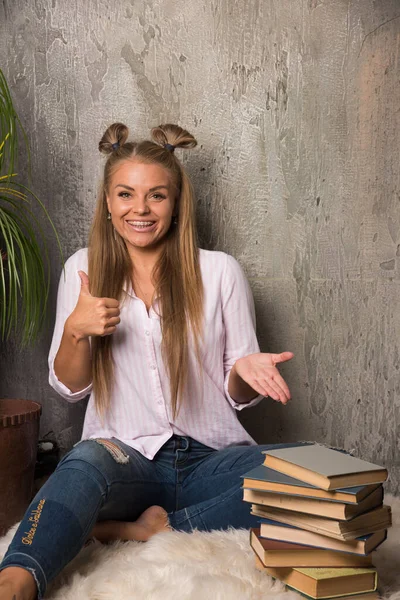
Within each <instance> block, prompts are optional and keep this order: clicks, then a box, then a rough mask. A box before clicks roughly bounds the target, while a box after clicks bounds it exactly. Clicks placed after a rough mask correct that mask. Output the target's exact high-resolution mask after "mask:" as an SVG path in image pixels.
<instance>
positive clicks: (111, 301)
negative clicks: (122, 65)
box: [0, 123, 293, 600]
mask: <svg viewBox="0 0 400 600" xmlns="http://www.w3.org/2000/svg"><path fill="white" fill-rule="evenodd" d="M152 137H153V141H142V142H139V143H137V142H131V141H127V138H128V129H127V127H126V126H124V125H122V124H120V123H116V124H113V125H111V126H110V127H109V128H108V129H107V131H106V132H105V134H104V135H103V137H102V139H101V141H100V144H99V148H100V151H101V152H103V153H106V154H109V157H108V160H107V162H106V164H105V169H104V181H103V184H102V188H101V191H100V194H99V199H98V203H97V209H96V213H95V216H94V222H93V226H92V230H91V236H90V243H89V248H88V249H82V250H79V251H78V252H76V253H75V254H74V255H73V256H72V257H71V258H70V259H69V260H68V261H67V263H66V266H65V273H63V274H62V276H61V280H60V285H59V292H58V300H57V317H56V324H55V330H54V336H53V342H52V346H51V350H50V356H49V365H50V383H51V385H52V386H53V387H54V389H55V390H56V391H57V392H58V393H59V394H60V395H61V396H63V397H64V398H65V399H66V400H68V401H69V402H77V401H79V400H81V399H83V398H84V397H85V396H87V395H88V394H89V393H90V399H89V404H88V407H87V411H86V416H85V422H84V429H83V434H82V441H81V442H79V444H77V445H76V446H74V448H73V449H72V450H71V451H70V452H69V453H68V454H67V455H66V456H65V457H64V458H63V459H62V460H61V462H60V463H59V465H58V467H57V469H56V471H55V472H54V474H53V475H52V476H51V477H50V478H49V479H48V481H47V482H46V483H45V485H44V486H43V487H42V488H41V489H40V491H39V492H38V494H37V495H36V497H35V498H34V500H33V501H32V503H31V505H30V506H29V508H28V510H27V512H26V515H25V517H24V518H23V520H22V522H21V524H20V526H19V529H18V530H17V532H16V534H15V537H14V539H13V541H12V543H11V545H10V547H9V549H8V551H7V554H6V556H5V558H4V560H3V562H2V564H1V565H0V569H1V573H0V596H1V598H2V600H12V599H14V600H30V599H34V598H35V597H36V596H37V595H38V597H39V598H42V597H43V595H44V593H45V590H46V586H47V584H48V583H49V581H51V580H52V579H53V578H54V577H55V576H56V575H57V574H58V573H59V572H60V571H61V569H62V568H63V567H64V566H65V565H66V564H67V563H68V562H69V561H70V560H71V559H72V558H73V557H74V556H75V555H76V554H77V553H78V552H79V550H80V549H81V548H82V546H83V545H84V544H85V542H86V541H87V540H88V538H89V537H90V536H95V537H97V538H98V539H99V540H101V541H111V540H118V539H122V540H140V541H146V540H148V539H149V538H150V537H151V536H152V535H154V534H155V533H157V532H160V531H166V530H168V529H169V528H173V529H176V530H180V531H192V530H193V529H194V528H196V529H198V530H203V531H209V530H212V529H226V528H228V527H247V528H248V527H252V526H255V525H256V517H254V516H252V515H250V514H249V510H248V506H247V505H246V504H245V503H244V502H243V501H242V491H241V478H240V477H241V475H243V474H244V473H245V472H246V471H248V470H249V469H251V468H253V467H255V466H256V465H259V464H261V462H262V456H261V451H262V450H264V449H266V448H270V447H271V446H257V445H256V444H255V442H254V440H253V439H252V438H251V437H250V436H249V435H248V434H247V432H246V431H245V430H244V428H243V427H242V426H241V424H240V423H239V421H238V419H237V417H236V414H235V409H236V410H240V409H242V408H244V407H248V406H253V405H254V404H256V403H257V402H259V401H260V400H261V399H262V397H263V396H270V397H271V398H273V399H274V400H277V401H280V402H282V403H283V404H286V402H287V401H288V400H289V398H290V393H289V389H288V387H287V385H286V383H285V381H284V380H283V379H282V377H281V376H280V374H279V372H278V370H277V368H276V366H275V365H276V364H277V363H279V362H282V361H286V360H289V359H290V358H292V356H293V354H292V353H290V352H283V353H282V354H266V353H260V351H259V347H258V343H257V339H256V335H255V323H254V306H253V300H252V296H251V292H250V288H249V285H248V283H247V281H246V279H245V277H244V275H243V272H242V270H241V268H240V266H239V264H238V263H237V262H236V261H235V259H233V258H232V257H231V256H229V255H227V254H224V253H223V252H211V251H206V250H202V249H199V248H198V246H197V243H196V231H195V223H194V212H195V209H194V201H193V192H192V187H191V184H190V181H189V179H188V176H187V174H186V172H185V170H184V168H183V166H182V164H181V162H180V161H179V160H178V159H177V158H176V156H175V154H174V150H175V148H192V147H194V146H195V145H196V140H195V139H194V138H193V136H192V135H190V134H189V133H188V132H187V131H185V130H183V129H182V128H180V127H178V126H176V125H163V126H160V127H157V128H155V129H153V131H152Z"/></svg>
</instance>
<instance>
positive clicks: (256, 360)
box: [235, 352, 294, 404]
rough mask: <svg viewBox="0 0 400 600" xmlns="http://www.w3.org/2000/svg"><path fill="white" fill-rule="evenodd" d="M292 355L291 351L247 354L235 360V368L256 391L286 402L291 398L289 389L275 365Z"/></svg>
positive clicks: (283, 402)
mask: <svg viewBox="0 0 400 600" xmlns="http://www.w3.org/2000/svg"><path fill="white" fill-rule="evenodd" d="M293 356H294V354H293V352H281V353H280V354H269V353H266V352H258V353H256V354H249V355H248V356H244V357H243V358H239V360H237V361H236V363H235V369H236V372H237V374H238V375H239V376H240V377H241V378H242V379H243V381H245V382H246V383H247V384H248V385H249V386H250V387H252V388H253V390H255V391H256V392H257V393H259V394H262V395H263V396H270V397H271V398H273V399H274V400H277V401H278V402H281V403H282V404H286V403H287V402H288V401H289V400H290V398H291V395H290V391H289V388H288V386H287V384H286V382H285V380H284V379H283V377H282V376H281V374H280V373H279V371H278V369H277V367H276V365H277V364H278V363H281V362H285V361H287V360H290V359H291V358H293Z"/></svg>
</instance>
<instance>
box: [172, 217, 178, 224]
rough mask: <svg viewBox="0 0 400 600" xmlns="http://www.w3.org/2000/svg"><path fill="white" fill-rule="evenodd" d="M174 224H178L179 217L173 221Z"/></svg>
mask: <svg viewBox="0 0 400 600" xmlns="http://www.w3.org/2000/svg"><path fill="white" fill-rule="evenodd" d="M172 224H173V225H178V217H174V220H173V221H172Z"/></svg>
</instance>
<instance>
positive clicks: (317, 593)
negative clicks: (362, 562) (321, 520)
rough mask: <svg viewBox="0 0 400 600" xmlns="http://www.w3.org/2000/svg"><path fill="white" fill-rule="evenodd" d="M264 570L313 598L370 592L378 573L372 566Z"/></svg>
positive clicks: (272, 568) (318, 599)
mask: <svg viewBox="0 0 400 600" xmlns="http://www.w3.org/2000/svg"><path fill="white" fill-rule="evenodd" d="M265 570H266V572H267V573H268V575H271V577H274V578H275V579H279V580H280V581H283V583H285V584H286V585H288V586H290V587H291V588H293V589H295V590H297V591H298V592H300V593H302V594H306V595H307V596H310V598H315V599H316V600H320V599H322V598H335V597H337V596H350V595H355V594H365V593H368V592H374V591H376V587H377V584H378V573H377V571H376V569H374V568H373V567H372V568H363V567H361V568H319V567H315V568H294V569H291V568H290V567H265Z"/></svg>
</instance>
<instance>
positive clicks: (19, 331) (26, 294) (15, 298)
mask: <svg viewBox="0 0 400 600" xmlns="http://www.w3.org/2000/svg"><path fill="white" fill-rule="evenodd" d="M21 142H22V144H21ZM22 153H25V157H26V162H27V165H28V177H27V179H28V182H29V180H30V152H29V144H28V139H27V136H26V133H25V130H24V128H23V126H22V124H21V121H20V119H19V118H18V115H17V113H16V111H15V108H14V105H13V102H12V98H11V95H10V90H9V88H8V85H7V81H6V79H5V76H4V73H3V72H2V71H1V69H0V252H1V259H0V338H1V340H2V341H3V342H4V341H5V340H7V339H8V338H9V337H10V335H11V334H13V335H16V336H17V338H18V339H19V340H20V342H21V344H22V345H27V344H32V343H33V342H34V341H35V340H36V339H37V336H38V334H39V332H40V330H41V328H42V326H43V323H44V319H45V316H46V307H47V300H48V295H49V287H50V261H49V252H48V244H47V241H46V238H45V235H44V232H43V229H42V225H41V221H40V219H39V217H38V216H37V214H36V212H37V211H36V212H34V211H33V210H32V201H33V202H34V203H36V206H37V208H38V214H39V215H40V216H41V217H42V219H44V220H45V221H47V222H48V223H49V224H50V225H51V227H52V229H53V232H54V234H55V237H56V240H57V243H58V246H59V249H60V252H61V247H60V243H59V239H58V235H57V232H56V230H55V227H54V225H53V223H52V221H51V219H50V216H49V214H48V212H47V210H46V208H45V206H44V204H43V203H42V202H41V200H40V199H39V198H38V197H37V196H36V194H34V192H33V191H32V190H31V189H30V188H29V185H28V184H26V183H25V182H24V181H26V180H25V179H24V180H23V179H22V178H21V176H20V174H19V173H18V172H17V160H18V155H21V154H22ZM40 413H41V406H40V404H38V403H37V402H33V401H31V400H20V399H7V400H0V535H1V534H2V533H4V532H5V531H6V529H7V528H8V527H9V526H10V525H12V524H13V523H15V522H16V521H18V520H19V519H20V518H21V517H22V515H23V513H24V511H25V509H26V507H27V505H28V504H29V502H30V500H31V496H32V489H33V474H34V467H35V462H36V454H37V443H38V434H39V418H40Z"/></svg>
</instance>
